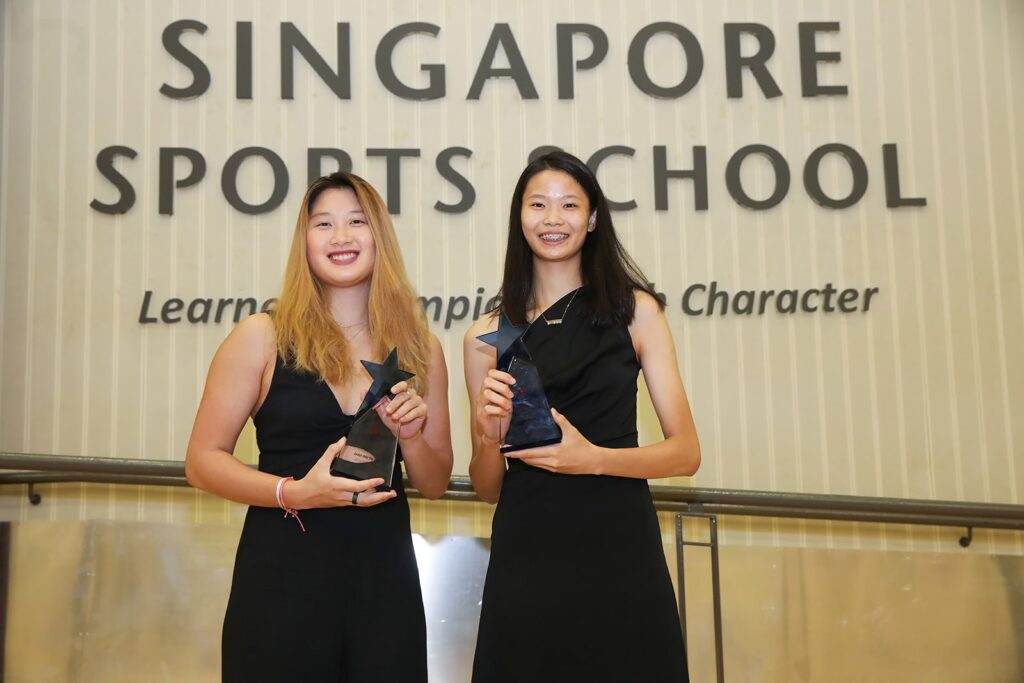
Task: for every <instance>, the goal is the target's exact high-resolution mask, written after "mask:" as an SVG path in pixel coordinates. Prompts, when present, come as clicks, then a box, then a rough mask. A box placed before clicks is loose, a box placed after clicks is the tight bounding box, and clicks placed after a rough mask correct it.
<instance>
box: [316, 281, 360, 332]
mask: <svg viewBox="0 0 1024 683" xmlns="http://www.w3.org/2000/svg"><path fill="white" fill-rule="evenodd" d="M324 297H325V298H326V299H327V308H328V310H330V312H331V317H333V318H334V320H335V321H336V322H337V323H338V324H339V325H341V327H342V329H345V328H351V327H354V326H356V325H361V324H364V323H367V322H368V316H369V303H370V283H369V282H368V281H367V282H361V283H359V284H358V285H353V286H351V287H325V288H324Z"/></svg>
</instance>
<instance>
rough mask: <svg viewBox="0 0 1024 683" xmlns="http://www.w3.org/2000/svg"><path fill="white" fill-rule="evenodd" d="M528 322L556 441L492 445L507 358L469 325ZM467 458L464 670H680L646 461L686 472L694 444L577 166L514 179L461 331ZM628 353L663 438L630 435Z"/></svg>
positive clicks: (538, 164)
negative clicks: (472, 584)
mask: <svg viewBox="0 0 1024 683" xmlns="http://www.w3.org/2000/svg"><path fill="white" fill-rule="evenodd" d="M502 312H503V313H504V314H505V315H506V316H507V317H508V318H509V320H510V321H511V322H512V323H513V324H516V325H529V329H528V330H527V331H526V333H525V335H524V336H523V340H524V342H525V344H526V346H527V348H528V350H529V352H530V355H531V356H532V360H533V363H534V364H535V365H536V366H537V367H538V370H539V373H540V377H541V380H542V382H543V386H544V390H545V393H546V395H547V398H548V400H549V402H550V403H551V405H552V407H553V409H552V411H551V412H552V416H553V418H554V420H555V421H556V423H557V424H558V425H559V427H560V428H561V430H562V441H561V443H558V444H555V445H551V446H544V447H540V448H534V449H529V450H523V451H518V452H513V453H510V454H508V456H507V457H506V456H503V455H502V454H501V452H500V451H499V441H500V437H501V435H500V429H501V426H500V423H501V421H502V420H503V419H507V418H508V416H509V415H510V411H511V408H512V395H513V394H512V384H513V383H514V379H513V377H512V376H511V375H509V374H507V373H504V372H500V371H498V370H497V369H496V368H495V365H496V363H495V350H494V348H493V347H492V346H488V345H486V344H484V343H482V342H480V341H479V340H478V339H477V337H478V336H479V335H481V334H484V333H486V332H489V331H493V330H494V329H496V327H497V325H498V314H499V313H502ZM464 355H465V372H466V386H467V389H468V391H469V394H470V397H471V400H472V405H473V414H474V419H473V435H472V440H473V454H472V460H471V463H470V476H471V477H472V480H473V485H474V487H475V488H476V491H477V493H478V494H479V495H480V497H481V498H483V499H484V500H486V501H489V502H491V503H495V502H496V503H497V505H498V507H497V509H496V510H495V514H494V523H493V533H492V545H491V559H490V565H489V567H488V571H487V579H486V583H485V587H484V595H483V605H482V612H481V616H480V629H479V634H478V640H477V649H476V657H475V660H474V667H473V680H474V681H477V682H479V683H501V682H504V681H510V682H511V681H517V682H518V681H531V682H537V681H588V683H591V682H594V681H609V682H611V681H616V682H620V681H645V682H651V681H673V682H677V681H683V680H687V667H686V655H685V652H684V648H683V640H682V633H681V629H680V624H679V618H678V615H677V612H676V608H675V600H674V594H673V591H672V584H671V579H670V576H669V572H668V567H667V565H666V562H665V556H664V552H663V550H662V543H661V533H660V529H659V526H658V519H657V515H656V513H655V510H654V505H653V502H652V500H651V495H650V491H649V489H648V486H647V479H649V478H661V477H672V476H680V475H691V474H693V473H694V472H695V471H696V470H697V467H698V466H699V464H700V446H699V443H698V440H697V433H696V429H695V427H694V423H693V418H692V416H691V413H690V407H689V403H688V401H687V398H686V392H685V390H684V388H683V383H682V380H681V378H680V374H679V368H678V363H677V360H676V352H675V345H674V343H673V341H672V334H671V332H670V330H669V326H668V323H667V321H666V319H665V315H664V313H663V305H662V303H661V302H660V301H659V300H658V299H657V297H656V296H655V293H654V292H653V291H652V290H651V288H650V285H648V284H647V279H646V278H645V277H644V276H643V274H642V273H641V271H640V269H639V268H638V267H637V266H636V265H635V263H634V262H633V261H632V260H631V259H630V257H629V255H628V254H627V253H626V251H625V250H624V249H623V247H622V245H621V244H620V243H619V240H618V239H617V238H616V236H615V230H614V227H613V225H612V219H611V214H610V212H609V209H608V203H607V201H606V199H605V196H604V193H603V192H602V191H601V188H600V186H599V185H598V182H597V179H596V177H595V176H594V174H593V173H592V172H591V170H590V169H589V168H588V167H587V166H586V164H584V163H583V162H581V161H580V160H579V159H577V158H575V157H573V156H572V155H569V154H566V153H564V152H552V153H549V154H546V155H544V156H542V157H540V158H538V159H536V160H534V161H533V162H531V163H530V164H529V165H528V166H527V167H526V169H525V170H524V171H523V173H522V175H521V176H520V178H519V182H518V183H517V185H516V188H515V191H514V193H513V195H512V205H511V209H510V213H509V233H508V246H507V251H506V254H505V270H504V278H503V280H502V284H501V289H500V292H499V299H498V305H497V308H496V309H495V311H493V312H492V315H490V316H484V317H482V318H481V319H480V320H478V321H477V322H476V323H475V324H474V325H473V326H472V327H471V329H470V330H469V331H468V333H467V334H466V337H465V344H464ZM641 371H643V373H644V379H645V381H646V383H647V387H648V389H649V391H650V395H651V401H652V403H653V404H654V409H655V412H656V413H657V415H658V420H659V422H660V423H661V428H662V432H663V434H664V439H663V440H661V441H658V442H657V443H654V444H651V445H647V446H643V447H639V446H638V442H637V427H636V396H637V377H638V375H639V373H640V372H641Z"/></svg>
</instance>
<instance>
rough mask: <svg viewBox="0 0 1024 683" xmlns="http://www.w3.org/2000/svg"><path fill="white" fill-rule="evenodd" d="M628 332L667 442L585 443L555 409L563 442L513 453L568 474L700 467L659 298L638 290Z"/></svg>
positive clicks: (681, 471) (659, 472)
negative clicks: (624, 445) (622, 445)
mask: <svg viewBox="0 0 1024 683" xmlns="http://www.w3.org/2000/svg"><path fill="white" fill-rule="evenodd" d="M629 333H630V336H631V337H632V338H633V346H634V349H635V350H636V354H637V358H639V360H640V367H641V369H642V370H643V373H644V380H645V381H646V382H647V389H648V391H649V392H650V395H651V402H652V403H653V404H654V411H655V412H656V413H657V415H658V421H659V422H660V423H661V430H662V433H663V434H664V436H665V438H664V440H662V441H659V442H658V443H655V444H651V445H649V446H642V447H637V448H601V447H599V446H596V445H594V444H592V443H590V442H589V441H587V439H586V438H584V437H583V435H582V434H580V433H579V431H578V430H577V429H576V428H575V427H574V426H573V425H572V424H570V423H569V421H568V420H566V419H565V417H563V416H562V415H560V414H559V413H558V412H557V411H554V410H552V414H553V415H554V416H555V421H556V422H557V423H558V425H559V426H560V427H561V428H562V442H561V443H560V444H555V445H552V446H545V447H543V448H534V449H530V450H525V451H520V452H519V453H517V454H514V455H516V456H518V457H520V458H522V459H523V460H524V461H525V462H527V463H528V464H531V465H534V466H536V467H542V468H544V469H548V470H551V471H554V472H564V473H567V474H608V475H614V476H620V477H635V478H638V479H660V478H663V477H676V476H683V475H685V476H689V475H692V474H693V473H694V472H696V471H697V468H698V467H699V466H700V442H699V441H698V440H697V429H696V426H695V425H694V423H693V415H692V414H691V413H690V403H689V401H688V400H687V398H686V390H685V389H684V388H683V380H682V378H681V377H680V376H679V364H678V363H677V361H676V352H675V344H674V343H673V341H672V333H671V331H670V330H669V327H668V321H667V320H666V319H665V315H664V313H663V312H662V311H661V309H660V308H659V307H658V305H657V302H655V300H654V299H653V298H652V297H651V296H650V295H649V294H647V293H645V292H637V294H636V313H635V315H634V317H633V322H632V324H630V326H629Z"/></svg>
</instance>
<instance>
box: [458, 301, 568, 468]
mask: <svg viewBox="0 0 1024 683" xmlns="http://www.w3.org/2000/svg"><path fill="white" fill-rule="evenodd" d="M528 329H529V326H528V325H521V326H516V325H513V324H512V321H510V320H509V319H508V317H507V316H506V315H505V313H504V311H503V312H502V313H501V314H500V317H499V318H498V329H497V330H495V331H494V332H488V333H487V334H482V335H480V336H479V337H477V339H479V340H480V341H482V342H483V343H485V344H488V345H490V346H493V347H494V348H495V349H496V351H497V365H496V367H497V368H498V369H499V370H501V371H502V372H507V373H508V374H510V375H512V376H513V377H515V379H516V383H515V384H513V385H512V387H511V389H512V416H511V418H510V419H509V420H508V421H507V422H506V421H505V420H502V421H501V442H500V444H499V450H500V451H501V452H502V453H511V452H513V451H521V450H524V449H527V448H536V447H538V446H547V445H549V444H553V443H559V442H560V441H561V440H562V430H561V429H559V427H558V425H557V424H555V420H554V418H553V417H551V405H550V404H549V403H548V398H547V396H546V395H545V394H544V385H543V383H542V382H541V379H540V373H539V372H538V371H537V366H536V365H534V364H533V362H532V361H531V359H530V351H529V350H528V349H527V348H526V343H525V342H524V341H523V335H524V334H526V331H527V330H528Z"/></svg>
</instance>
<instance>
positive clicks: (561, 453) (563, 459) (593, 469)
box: [505, 408, 601, 474]
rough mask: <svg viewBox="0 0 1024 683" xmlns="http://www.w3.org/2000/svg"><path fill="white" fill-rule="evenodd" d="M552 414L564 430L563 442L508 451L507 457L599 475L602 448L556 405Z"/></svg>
mask: <svg viewBox="0 0 1024 683" xmlns="http://www.w3.org/2000/svg"><path fill="white" fill-rule="evenodd" d="M551 417H553V418H554V419H555V424H557V425H558V427H559V428H560V429H561V430H562V441H561V442H560V443H556V444H551V445H550V446H541V447H539V448H527V449H525V450H522V451H514V452H512V453H508V454H506V456H505V457H508V458H516V459H518V460H522V461H523V462H525V463H526V464H527V465H533V466H534V467H539V468H541V469H544V470H548V471H549V472H559V473H561V474H600V468H599V462H598V460H599V458H600V452H601V449H600V448H599V447H597V446H595V445H594V444H592V443H590V442H589V441H587V439H586V437H585V436H583V435H582V434H580V432H579V430H578V429H576V427H574V426H573V424H572V423H571V422H569V420H567V419H566V418H565V416H564V415H562V414H561V413H559V412H558V411H557V410H555V409H554V408H552V409H551Z"/></svg>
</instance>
